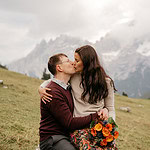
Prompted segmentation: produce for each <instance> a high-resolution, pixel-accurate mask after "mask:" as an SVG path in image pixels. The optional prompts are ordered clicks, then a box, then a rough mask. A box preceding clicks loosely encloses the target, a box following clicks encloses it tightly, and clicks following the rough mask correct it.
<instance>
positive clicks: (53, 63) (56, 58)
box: [48, 53, 67, 75]
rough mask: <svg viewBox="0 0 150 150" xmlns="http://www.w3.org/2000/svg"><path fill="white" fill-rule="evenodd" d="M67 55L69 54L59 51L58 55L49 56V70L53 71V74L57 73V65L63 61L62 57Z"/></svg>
mask: <svg viewBox="0 0 150 150" xmlns="http://www.w3.org/2000/svg"><path fill="white" fill-rule="evenodd" d="M62 56H65V57H67V55H65V54H63V53H59V54H56V55H53V56H51V57H50V58H49V61H48V70H49V71H50V72H51V74H53V75H55V74H56V65H57V64H59V63H61V59H60V58H61V57H62Z"/></svg>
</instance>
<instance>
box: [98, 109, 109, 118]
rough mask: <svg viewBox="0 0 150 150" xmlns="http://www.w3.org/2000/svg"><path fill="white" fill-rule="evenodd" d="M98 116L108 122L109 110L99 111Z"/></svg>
mask: <svg viewBox="0 0 150 150" xmlns="http://www.w3.org/2000/svg"><path fill="white" fill-rule="evenodd" d="M98 116H99V117H100V118H101V119H102V120H108V109H107V108H103V109H101V110H99V111H98Z"/></svg>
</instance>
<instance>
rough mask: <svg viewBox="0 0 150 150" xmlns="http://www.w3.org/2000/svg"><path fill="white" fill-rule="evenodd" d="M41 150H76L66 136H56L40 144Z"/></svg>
mask: <svg viewBox="0 0 150 150" xmlns="http://www.w3.org/2000/svg"><path fill="white" fill-rule="evenodd" d="M40 150H76V149H75V148H74V146H73V145H72V144H71V143H70V141H69V138H68V137H66V136H64V135H54V136H51V137H49V138H48V139H47V140H45V141H42V142H40Z"/></svg>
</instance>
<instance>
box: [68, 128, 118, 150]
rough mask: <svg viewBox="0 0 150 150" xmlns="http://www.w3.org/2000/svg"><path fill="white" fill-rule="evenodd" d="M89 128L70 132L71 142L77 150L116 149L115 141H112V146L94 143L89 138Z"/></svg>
mask: <svg viewBox="0 0 150 150" xmlns="http://www.w3.org/2000/svg"><path fill="white" fill-rule="evenodd" d="M89 130H90V129H89V128H86V129H81V130H75V131H74V132H73V133H71V134H70V140H71V143H72V144H73V145H74V146H75V147H76V149H77V150H118V149H117V147H116V144H115V142H114V143H113V146H111V147H105V148H104V147H103V148H102V147H99V146H97V145H95V144H96V143H95V141H91V140H89V139H90V135H89ZM112 147H113V148H112Z"/></svg>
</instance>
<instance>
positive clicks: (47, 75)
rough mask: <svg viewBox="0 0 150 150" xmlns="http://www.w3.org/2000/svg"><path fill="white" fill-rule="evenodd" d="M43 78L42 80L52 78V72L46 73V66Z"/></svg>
mask: <svg viewBox="0 0 150 150" xmlns="http://www.w3.org/2000/svg"><path fill="white" fill-rule="evenodd" d="M41 79H42V80H48V79H50V74H48V73H46V68H44V71H43V76H42V78H41Z"/></svg>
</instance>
